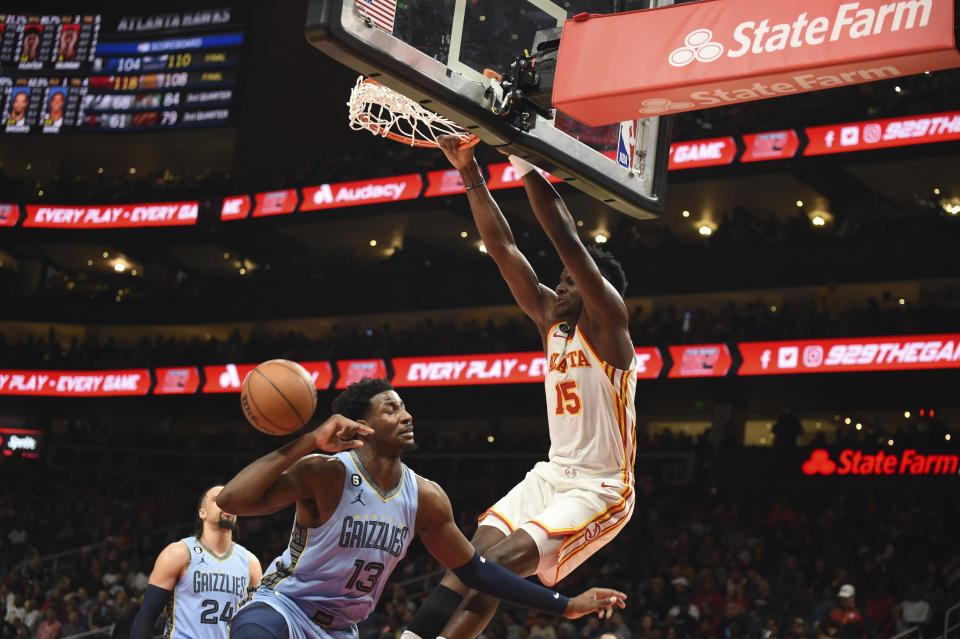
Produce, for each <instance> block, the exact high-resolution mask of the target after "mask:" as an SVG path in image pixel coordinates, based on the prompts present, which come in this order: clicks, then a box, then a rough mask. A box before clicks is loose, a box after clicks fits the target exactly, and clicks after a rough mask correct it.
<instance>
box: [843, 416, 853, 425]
mask: <svg viewBox="0 0 960 639" xmlns="http://www.w3.org/2000/svg"><path fill="white" fill-rule="evenodd" d="M851 421H853V420H851V419H850V418H849V417H844V418H843V423H844V424H846V425H847V426H849V425H850V422H851Z"/></svg>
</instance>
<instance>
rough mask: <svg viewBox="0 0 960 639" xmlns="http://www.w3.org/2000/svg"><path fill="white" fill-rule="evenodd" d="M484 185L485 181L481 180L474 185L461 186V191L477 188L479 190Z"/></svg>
mask: <svg viewBox="0 0 960 639" xmlns="http://www.w3.org/2000/svg"><path fill="white" fill-rule="evenodd" d="M486 183H487V181H486V180H484V179H483V178H481V179H480V181H479V182H477V183H476V184H470V185H469V186H468V185H466V184H465V185H464V186H463V190H464V191H469V190H470V189H477V188H480V187H481V186H484V185H485V184H486Z"/></svg>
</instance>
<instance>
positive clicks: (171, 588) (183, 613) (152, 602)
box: [130, 486, 262, 639]
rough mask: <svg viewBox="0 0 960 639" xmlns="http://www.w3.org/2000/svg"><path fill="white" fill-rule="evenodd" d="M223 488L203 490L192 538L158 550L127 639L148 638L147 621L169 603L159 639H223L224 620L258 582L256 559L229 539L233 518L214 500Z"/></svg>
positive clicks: (149, 625) (259, 571)
mask: <svg viewBox="0 0 960 639" xmlns="http://www.w3.org/2000/svg"><path fill="white" fill-rule="evenodd" d="M221 490H223V486H214V487H212V488H208V489H207V490H205V491H204V492H203V495H201V497H200V503H199V504H198V505H197V526H196V530H195V531H194V534H193V536H192V537H184V538H183V539H181V540H180V541H175V542H173V543H172V544H170V545H169V546H167V547H166V548H164V549H163V551H162V552H161V553H160V556H159V557H157V561H156V563H155V564H154V567H153V572H152V573H150V582H149V586H147V592H146V593H145V594H144V596H143V603H142V604H141V606H140V612H139V613H137V618H136V619H135V620H134V622H133V627H132V628H131V629H130V638H131V639H147V638H149V637H153V625H154V624H155V623H156V621H157V617H158V616H159V614H160V611H161V610H162V609H163V607H164V606H166V605H167V604H168V603H169V607H168V612H169V618H168V619H167V625H166V627H165V628H164V631H163V637H164V639H226V638H227V636H228V635H229V633H230V627H229V624H230V621H231V619H233V615H234V614H236V612H237V608H238V607H239V606H240V602H241V601H243V599H244V598H245V597H246V596H247V587H248V586H256V585H257V584H258V583H259V582H260V576H261V574H262V569H261V567H260V562H259V561H258V560H257V558H256V557H254V556H253V554H252V553H250V552H249V551H248V550H247V549H246V548H244V547H243V546H241V545H240V544H238V543H236V542H235V541H233V532H234V531H235V530H236V529H237V516H236V515H231V514H228V513H225V512H223V511H222V510H221V509H220V507H219V506H217V502H216V501H214V500H215V499H216V498H217V495H219V494H220V491H221Z"/></svg>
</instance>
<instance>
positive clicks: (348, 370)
mask: <svg viewBox="0 0 960 639" xmlns="http://www.w3.org/2000/svg"><path fill="white" fill-rule="evenodd" d="M337 374H338V376H339V377H338V378H337V384H336V386H334V388H339V389H344V388H346V387H347V386H348V385H350V384H352V383H354V382H359V381H360V380H361V379H363V378H364V377H371V378H373V377H382V378H386V377H387V363H386V362H384V361H383V360H382V359H341V360H339V361H338V362H337Z"/></svg>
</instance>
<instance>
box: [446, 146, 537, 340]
mask: <svg viewBox="0 0 960 639" xmlns="http://www.w3.org/2000/svg"><path fill="white" fill-rule="evenodd" d="M437 142H438V143H439V145H440V150H441V151H443V153H444V155H446V156H447V159H448V160H450V164H452V165H453V168H455V169H457V170H458V171H459V172H460V179H461V180H462V181H463V184H464V186H466V187H471V188H469V189H468V190H467V201H469V202H470V211H471V213H472V214H473V221H474V224H476V225H477V231H479V233H480V239H481V240H482V241H483V245H484V247H485V248H486V249H487V254H488V255H489V256H490V257H492V258H493V261H494V262H496V263H497V266H498V267H499V268H500V273H501V274H502V275H503V279H504V280H506V282H507V285H508V286H509V287H510V292H511V293H513V297H514V299H516V300H517V304H519V305H520V308H522V309H523V312H524V313H526V314H527V315H528V316H529V317H530V318H531V319H532V320H533V321H534V322H536V323H537V325H538V326H540V327H541V332H543V331H544V330H546V328H547V325H548V324H550V323H552V317H551V316H550V311H551V309H552V308H553V303H554V296H555V294H554V292H553V291H552V290H550V289H549V288H547V287H546V286H542V285H541V284H540V280H539V279H537V274H536V272H535V271H534V270H533V267H532V266H530V262H528V261H527V258H526V257H524V255H523V253H521V252H520V249H519V248H517V243H516V240H515V239H514V237H513V231H511V230H510V225H509V224H508V223H507V219H506V218H505V217H504V216H503V213H502V212H501V211H500V207H499V206H497V203H496V202H495V201H494V199H493V196H491V195H490V191H489V190H487V186H486V183H485V182H484V179H483V173H482V172H481V171H480V166H479V165H478V164H477V161H476V159H474V157H473V148H472V147H471V148H466V149H460V148H459V144H460V139H459V138H457V137H455V136H452V135H443V136H440V137H439V138H437ZM474 185H477V186H476V187H475V188H474Z"/></svg>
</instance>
